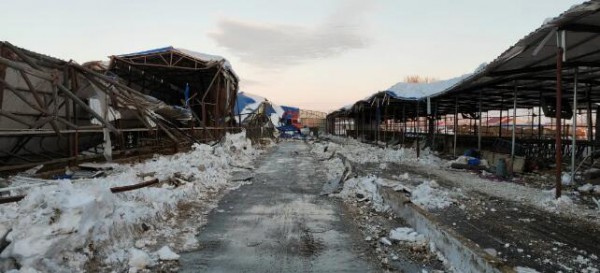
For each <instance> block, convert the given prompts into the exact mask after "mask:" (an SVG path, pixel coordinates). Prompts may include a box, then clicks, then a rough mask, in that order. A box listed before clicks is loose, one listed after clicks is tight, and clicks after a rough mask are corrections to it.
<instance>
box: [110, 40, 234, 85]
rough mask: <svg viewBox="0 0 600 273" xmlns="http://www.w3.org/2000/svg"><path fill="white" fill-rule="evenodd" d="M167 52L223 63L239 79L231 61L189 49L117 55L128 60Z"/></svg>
mask: <svg viewBox="0 0 600 273" xmlns="http://www.w3.org/2000/svg"><path fill="white" fill-rule="evenodd" d="M165 52H176V53H179V54H182V55H185V56H187V57H190V58H192V59H195V60H198V61H201V62H205V63H209V64H211V63H222V64H223V66H224V67H225V68H226V69H227V70H229V71H231V73H232V74H234V75H235V76H236V77H237V75H236V74H235V71H234V70H233V67H232V66H231V63H229V61H228V60H227V59H225V58H224V57H221V56H218V55H211V54H206V53H201V52H197V51H193V50H189V49H185V48H180V47H177V48H176V47H173V46H166V47H161V48H155V49H150V50H144V51H139V52H133V53H128V54H122V55H117V56H118V57H125V58H128V57H135V56H141V55H151V54H158V53H165ZM238 78H239V77H238Z"/></svg>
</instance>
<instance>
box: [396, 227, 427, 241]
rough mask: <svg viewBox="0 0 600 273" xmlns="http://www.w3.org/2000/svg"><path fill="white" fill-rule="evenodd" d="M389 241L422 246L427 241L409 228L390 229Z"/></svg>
mask: <svg viewBox="0 0 600 273" xmlns="http://www.w3.org/2000/svg"><path fill="white" fill-rule="evenodd" d="M390 239H391V240H392V241H402V242H409V243H417V244H423V243H425V242H426V241H427V240H426V239H425V236H423V235H422V234H419V233H417V232H416V231H415V230H414V229H412V228H409V227H399V228H395V229H392V230H391V231H390Z"/></svg>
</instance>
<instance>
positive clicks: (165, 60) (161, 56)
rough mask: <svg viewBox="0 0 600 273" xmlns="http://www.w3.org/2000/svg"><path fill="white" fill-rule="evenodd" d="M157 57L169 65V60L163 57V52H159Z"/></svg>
mask: <svg viewBox="0 0 600 273" xmlns="http://www.w3.org/2000/svg"><path fill="white" fill-rule="evenodd" d="M158 57H160V58H161V59H162V60H163V62H165V65H167V66H169V61H167V59H165V56H164V53H162V54H159V55H158Z"/></svg>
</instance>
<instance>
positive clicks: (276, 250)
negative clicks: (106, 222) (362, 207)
mask: <svg viewBox="0 0 600 273" xmlns="http://www.w3.org/2000/svg"><path fill="white" fill-rule="evenodd" d="M275 149H276V150H275V151H274V152H273V153H271V154H270V155H269V156H267V158H266V159H265V160H264V161H263V162H262V163H261V164H260V167H259V168H258V169H257V170H256V176H255V178H254V183H253V184H251V185H246V186H243V187H242V188H240V189H239V190H237V191H234V192H231V193H229V194H228V195H227V196H225V197H224V198H223V200H222V201H221V202H220V203H219V207H218V208H216V209H215V210H213V212H212V213H211V214H210V215H209V217H208V223H207V225H206V226H205V227H204V229H203V230H202V231H201V232H200V234H199V244H200V247H199V249H198V250H196V251H193V252H188V253H183V254H182V256H181V260H180V262H181V268H182V270H181V272H378V271H380V269H379V268H380V267H379V266H378V265H376V264H375V263H374V262H372V261H373V259H372V258H371V256H369V255H370V254H365V253H369V252H370V251H369V249H368V248H369V246H368V245H367V244H366V243H365V242H364V240H363V239H362V237H361V236H360V233H359V231H358V229H357V228H356V227H355V225H354V224H353V222H352V220H351V218H350V217H351V216H350V215H347V214H345V213H344V210H343V206H342V204H341V203H339V201H337V200H335V199H331V198H327V197H324V196H319V192H320V191H321V188H322V185H323V183H324V182H325V179H326V178H325V176H324V174H323V173H322V172H320V171H318V170H319V169H320V168H321V166H320V164H319V163H320V162H318V161H316V160H315V159H314V158H313V157H311V156H310V155H309V154H308V147H307V145H306V144H304V143H302V142H284V143H281V144H280V145H278V146H277V147H276V148H275Z"/></svg>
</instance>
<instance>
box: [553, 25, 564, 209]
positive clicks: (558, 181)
mask: <svg viewBox="0 0 600 273" xmlns="http://www.w3.org/2000/svg"><path fill="white" fill-rule="evenodd" d="M557 35H558V33H557ZM563 52H564V49H563V48H562V47H560V46H559V47H558V48H557V52H556V136H555V138H556V198H560V196H561V194H562V125H561V114H562V65H563Z"/></svg>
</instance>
